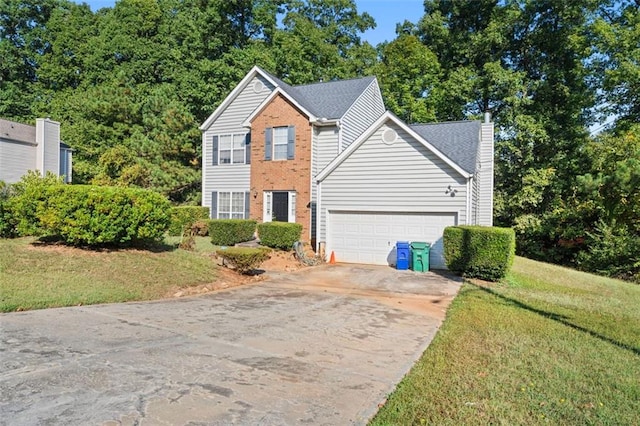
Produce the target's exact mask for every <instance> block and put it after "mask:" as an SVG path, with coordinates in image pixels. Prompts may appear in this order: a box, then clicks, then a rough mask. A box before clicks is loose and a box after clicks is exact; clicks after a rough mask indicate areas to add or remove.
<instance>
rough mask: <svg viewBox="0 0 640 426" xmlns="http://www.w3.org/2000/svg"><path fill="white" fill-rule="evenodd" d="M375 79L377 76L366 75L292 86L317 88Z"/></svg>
mask: <svg viewBox="0 0 640 426" xmlns="http://www.w3.org/2000/svg"><path fill="white" fill-rule="evenodd" d="M374 78H376V76H375V75H366V76H364V77H353V78H347V79H343V80H330V81H317V82H315V83H307V84H299V85H296V86H291V87H293V88H296V89H298V88H300V87H309V86H316V85H319V84H331V83H343V82H347V81H356V80H366V79H374Z"/></svg>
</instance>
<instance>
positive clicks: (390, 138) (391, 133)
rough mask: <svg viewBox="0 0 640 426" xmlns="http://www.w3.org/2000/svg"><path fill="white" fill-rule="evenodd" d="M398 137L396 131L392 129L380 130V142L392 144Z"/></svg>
mask: <svg viewBox="0 0 640 426" xmlns="http://www.w3.org/2000/svg"><path fill="white" fill-rule="evenodd" d="M396 139H398V133H396V131H395V130H393V129H386V130H385V131H384V132H382V142H384V143H385V144H387V145H393V143H394V142H395V141H396Z"/></svg>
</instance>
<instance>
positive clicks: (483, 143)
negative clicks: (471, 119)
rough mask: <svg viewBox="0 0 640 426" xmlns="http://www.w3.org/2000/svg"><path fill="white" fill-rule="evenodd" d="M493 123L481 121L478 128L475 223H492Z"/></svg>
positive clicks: (489, 224) (486, 224)
mask: <svg viewBox="0 0 640 426" xmlns="http://www.w3.org/2000/svg"><path fill="white" fill-rule="evenodd" d="M493 136H494V135H493V123H482V127H481V130H480V152H479V154H480V155H479V156H478V157H479V163H480V164H479V167H478V168H477V170H476V175H477V177H476V180H477V181H478V195H477V200H478V201H477V206H478V207H477V208H478V211H477V218H478V219H477V224H478V225H484V226H492V225H493V173H494V171H493Z"/></svg>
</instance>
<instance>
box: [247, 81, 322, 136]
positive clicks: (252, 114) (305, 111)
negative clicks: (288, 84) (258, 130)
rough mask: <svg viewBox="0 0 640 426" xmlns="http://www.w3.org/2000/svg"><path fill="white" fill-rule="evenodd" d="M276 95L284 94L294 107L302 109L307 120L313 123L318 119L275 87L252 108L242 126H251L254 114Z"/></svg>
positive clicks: (279, 88)
mask: <svg viewBox="0 0 640 426" xmlns="http://www.w3.org/2000/svg"><path fill="white" fill-rule="evenodd" d="M278 95H282V96H284V97H285V98H286V99H287V100H288V101H289V102H291V103H292V104H293V105H294V106H295V107H296V108H298V109H299V110H300V111H302V113H303V114H304V115H306V116H307V117H309V121H310V122H312V123H315V122H316V121H317V120H318V119H317V118H316V116H315V115H313V114H311V113H310V112H309V111H307V110H306V109H305V108H303V107H302V105H300V104H299V103H298V102H297V101H296V100H295V99H293V98H292V97H291V96H290V95H289V94H288V93H287V92H286V91H284V90H282V88H281V87H276V89H275V90H274V91H273V92H271V94H270V95H269V96H267V98H266V99H265V100H264V101H262V103H261V104H260V105H258V107H257V108H256V109H255V110H253V112H252V113H251V115H250V116H249V117H247V119H246V120H245V121H243V122H242V126H243V127H251V122H252V121H253V120H254V119H255V118H256V116H257V115H258V114H259V113H260V112H261V111H262V110H263V109H264V108H265V107H266V106H267V105H269V103H271V101H273V99H274V98H275V97H276V96H278Z"/></svg>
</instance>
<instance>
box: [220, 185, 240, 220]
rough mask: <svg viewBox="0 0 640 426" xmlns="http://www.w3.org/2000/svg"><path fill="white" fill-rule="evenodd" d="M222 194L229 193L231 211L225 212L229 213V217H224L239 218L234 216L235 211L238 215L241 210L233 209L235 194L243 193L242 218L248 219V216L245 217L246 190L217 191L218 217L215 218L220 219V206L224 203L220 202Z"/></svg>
mask: <svg viewBox="0 0 640 426" xmlns="http://www.w3.org/2000/svg"><path fill="white" fill-rule="evenodd" d="M222 194H229V211H228V212H223V213H225V214H229V217H228V218H224V219H238V218H234V217H233V215H234V213H235V214H236V215H237V214H238V212H239V210H235V211H234V210H233V195H234V194H242V209H241V210H242V219H247V218H246V217H244V212H245V210H246V205H245V203H246V198H245V192H244V191H217V194H216V195H217V197H218V199H217V200H216V206H217V209H216V216H217V217H216V218H215V219H220V206H221V205H222V203H220V196H221V195H222Z"/></svg>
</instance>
